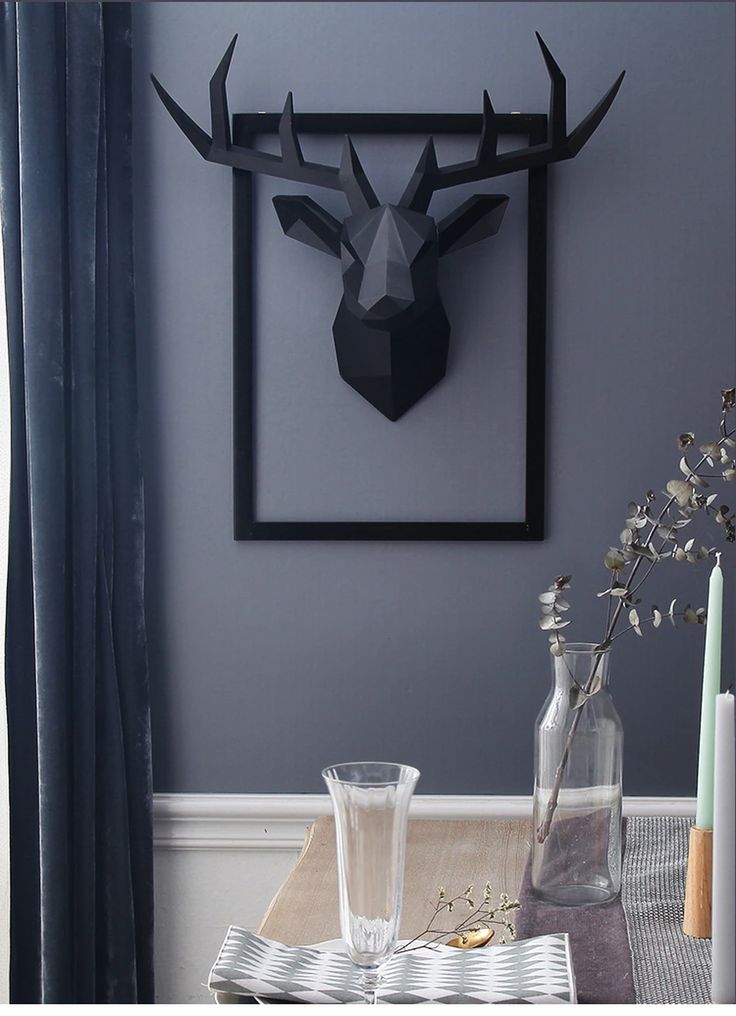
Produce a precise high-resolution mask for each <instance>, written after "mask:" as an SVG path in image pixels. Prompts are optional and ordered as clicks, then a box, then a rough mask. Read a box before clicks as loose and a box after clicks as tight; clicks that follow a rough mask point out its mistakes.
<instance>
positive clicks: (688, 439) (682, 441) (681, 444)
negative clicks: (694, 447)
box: [677, 431, 695, 452]
mask: <svg viewBox="0 0 736 1016" xmlns="http://www.w3.org/2000/svg"><path fill="white" fill-rule="evenodd" d="M694 441H695V435H694V434H693V433H692V431H686V432H685V433H684V434H680V436H679V437H678V439H677V446H678V448H679V449H680V451H681V452H684V451H685V449H686V448H689V447H690V445H691V444H692V443H693V442H694Z"/></svg>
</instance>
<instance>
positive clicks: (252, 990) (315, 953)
mask: <svg viewBox="0 0 736 1016" xmlns="http://www.w3.org/2000/svg"><path fill="white" fill-rule="evenodd" d="M208 986H209V988H210V991H213V992H224V993H227V994H230V995H250V996H259V997H262V998H265V999H268V1000H269V1001H272V1002H277V1001H278V1002H316V1003H325V1002H360V1001H361V1000H362V995H361V993H360V989H359V986H358V973H357V971H356V969H355V967H354V966H353V964H352V963H351V962H350V960H349V959H348V958H347V957H346V956H344V955H343V954H341V953H334V952H323V951H321V950H319V949H308V948H304V947H298V948H296V947H292V946H286V945H282V944H281V943H280V942H271V941H269V940H268V939H266V938H261V936H260V935H256V934H254V933H253V932H251V931H245V930H244V929H243V928H237V927H230V928H229V930H228V933H227V936H226V938H225V942H224V943H223V946H222V948H221V949H220V954H219V956H218V957H217V960H216V961H215V965H214V966H213V967H212V970H211V971H210V977H209V982H208ZM378 1000H379V1002H381V1003H384V1002H394V1003H402V1004H405V1003H409V1002H443V1003H450V1004H452V1003H472V1002H485V1003H489V1002H490V1003H504V1002H506V1003H514V1002H531V1003H537V1004H551V1003H565V1002H575V1001H576V1000H577V999H576V995H575V978H574V975H573V970H572V963H571V961H570V947H569V940H568V937H567V935H542V936H540V937H539V938H534V939H528V940H527V941H524V942H510V943H509V944H508V945H499V946H494V947H492V948H489V949H483V950H481V951H478V952H470V951H464V950H441V951H439V950H432V949H420V950H418V951H412V952H408V953H404V954H400V955H398V956H394V957H393V958H392V959H391V960H389V962H388V963H387V964H386V969H385V972H384V974H383V977H382V979H381V987H380V989H379V992H378Z"/></svg>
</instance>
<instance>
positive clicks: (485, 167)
mask: <svg viewBox="0 0 736 1016" xmlns="http://www.w3.org/2000/svg"><path fill="white" fill-rule="evenodd" d="M535 34H536V36H537V42H538V43H539V48H540V49H541V51H542V56H543V57H544V62H545V65H546V67H547V73H548V74H549V77H550V82H551V85H550V103H549V117H548V120H547V140H546V141H545V143H544V144H541V145H532V146H528V147H526V148H520V149H516V150H514V151H512V152H504V153H503V154H502V155H499V154H497V151H496V147H497V142H498V126H497V118H496V113H495V111H494V109H493V105H492V104H491V100H490V98H489V96H488V92H483V124H482V127H481V133H480V140H479V142H478V150H477V152H476V155H475V158H474V159H472V160H471V161H469V162H459V163H455V164H454V165H450V166H442V167H439V166H438V165H437V156H436V153H435V148H434V140H433V139H432V138H430V139H429V140H428V141H427V144H426V145H425V147H424V150H423V151H422V154H421V156H420V158H419V162H418V163H417V167H416V169H415V170H414V173H413V175H412V178H411V180H410V181H409V185H408V187H407V188H406V190H405V191H404V194H403V195H402V198H401V201H400V202H399V203H400V204H401V205H402V206H403V207H404V208H411V209H413V210H414V211H418V212H426V210H427V207H428V205H429V202H430V199H431V197H432V194H433V193H434V192H435V191H437V190H444V189H445V188H446V187H456V186H457V185H458V184H461V183H471V182H473V181H475V180H490V179H492V178H493V177H495V176H504V175H505V174H507V173H516V172H517V171H518V170H524V169H534V168H535V167H538V166H547V165H549V163H551V162H560V161H562V160H563V159H572V158H573V157H574V156H575V155H577V154H578V152H579V151H580V149H581V148H582V147H583V145H584V144H585V143H586V142H587V141H588V140H589V139H590V138H591V136H592V135H593V132H594V131H595V130H596V128H597V127H598V126H599V124H600V122H601V121H602V120H603V117H604V116H605V115H606V113H607V112H608V110H609V109H610V107H611V103H612V102H613V100H614V99H615V98H616V93H617V92H618V90H619V88H620V87H621V82H622V81H623V79H624V74H625V71H622V72H621V73H620V74H619V76H618V78H617V79H616V81H615V82H614V83H613V85H612V86H611V87H610V88H609V89H608V91H607V92H606V94H605V95H604V96H603V98H602V99H601V100H600V102H599V103H598V104H597V106H595V107H594V108H593V109H592V110H591V111H590V113H588V115H587V116H586V117H585V118H584V119H583V120H581V122H580V123H579V124H578V126H577V127H576V128H575V129H574V130H573V131H571V132H570V134H568V133H567V83H566V81H565V76H564V74H563V73H562V71H561V70H560V68H559V67H558V65H557V63H556V61H555V59H554V57H553V56H552V54H551V53H550V51H549V49H547V46H546V45H545V43H544V40H543V39H542V37H541V35H540V34H539V32H537V33H535Z"/></svg>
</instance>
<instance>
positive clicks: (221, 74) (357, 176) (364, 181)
mask: <svg viewBox="0 0 736 1016" xmlns="http://www.w3.org/2000/svg"><path fill="white" fill-rule="evenodd" d="M237 39H238V37H237V35H234V36H233V38H232V41H231V42H230V45H229V46H228V47H227V49H226V50H225V53H224V55H223V57H222V60H220V63H219V64H218V66H217V70H216V71H215V73H214V74H213V75H212V78H211V79H210V117H211V121H212V127H211V130H212V136H211V137H210V135H209V134H207V133H206V132H205V131H203V130H202V128H201V127H200V126H199V124H197V123H196V122H195V121H194V120H192V118H191V117H190V116H189V114H188V113H185V112H184V110H183V109H182V108H181V106H179V104H178V103H176V102H175V101H174V99H172V97H171V96H170V95H169V93H168V92H167V91H166V89H165V88H164V87H163V85H161V83H160V82H159V81H158V80H157V79H156V78H155V77H154V75H153V74H152V75H151V81H152V82H153V86H154V88H155V89H156V92H157V93H158V97H159V98H160V99H161V102H163V104H164V106H165V107H166V109H167V110H168V112H169V114H170V115H171V117H172V119H173V120H174V122H175V123H176V124H177V126H178V127H179V128H180V130H181V131H182V133H183V134H184V135H185V137H187V138H188V139H189V141H190V142H191V143H192V144H193V145H194V147H195V148H196V149H197V151H198V152H199V154H200V155H201V156H202V158H203V159H206V160H207V161H208V162H215V163H219V164H220V165H223V166H232V168H233V169H245V170H248V171H249V172H251V173H263V174H265V175H267V176H275V177H279V178H280V179H282V180H296V181H298V182H300V183H307V184H312V185H313V186H315V187H327V188H329V189H330V190H339V191H342V192H343V193H344V194H345V196H346V197H347V199H348V202H349V204H350V208H351V210H352V211H353V213H354V214H358V213H360V212H363V211H366V210H367V209H368V208H375V207H377V206H378V204H379V201H378V198H377V197H376V195H375V193H374V191H373V188H372V187H371V185H370V183H369V181H368V178H367V177H366V175H365V172H364V171H363V167H362V166H361V164H360V160H359V159H358V154H357V152H356V151H355V149H354V147H353V145H352V142H351V141H350V138H349V137H346V138H345V144H344V147H343V154H342V159H341V162H340V166H339V168H338V167H335V166H325V165H322V164H321V163H318V162H307V161H306V160H305V159H304V156H303V155H302V150H301V146H300V144H299V138H298V136H297V132H296V128H295V126H294V100H293V97H292V94H291V92H289V94H288V96H287V98H286V104H285V105H284V111H283V113H282V114H281V119H280V121H279V142H280V144H281V154H280V155H271V154H270V153H269V152H260V151H258V150H257V149H255V148H246V147H244V146H243V145H234V144H233V143H232V139H231V135H230V114H229V111H228V103H227V90H226V80H227V73H228V71H229V69H230V62H231V60H232V58H233V50H234V49H235V43H236V42H237Z"/></svg>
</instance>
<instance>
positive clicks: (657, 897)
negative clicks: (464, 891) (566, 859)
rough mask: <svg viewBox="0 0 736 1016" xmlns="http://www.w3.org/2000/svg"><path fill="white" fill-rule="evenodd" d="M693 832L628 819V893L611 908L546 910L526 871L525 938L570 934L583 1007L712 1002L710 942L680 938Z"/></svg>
mask: <svg viewBox="0 0 736 1016" xmlns="http://www.w3.org/2000/svg"><path fill="white" fill-rule="evenodd" d="M689 828H690V822H689V820H688V819H684V818H631V819H628V820H627V821H626V822H625V838H624V857H623V890H622V893H621V897H620V899H618V900H614V901H613V902H611V903H605V904H602V905H590V906H583V907H559V906H554V905H551V904H548V903H545V902H543V901H541V900H539V899H537V898H536V897H535V895H534V893H533V891H532V888H531V881H530V874H529V868H528V867H527V870H526V872H525V874H524V880H523V883H522V889H521V894H520V899H521V902H522V909H521V911H520V913H519V919H518V921H517V926H518V930H519V934H520V935H521V936H522V937H523V938H530V937H532V936H535V935H543V934H549V933H551V932H563V931H565V932H567V933H568V934H569V935H570V941H571V950H572V960H573V967H574V969H575V976H576V980H577V988H578V1000H579V1001H580V1002H589V1003H609V1004H614V1003H624V1004H626V1003H634V1002H635V1003H637V1004H655V1003H656V1004H663V1003H673V1002H674V1003H678V1002H679V1003H708V1002H710V941H708V940H705V939H696V938H688V937H687V936H686V935H684V934H683V932H682V918H683V901H684V896H685V874H686V868H687V841H688V830H689Z"/></svg>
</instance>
